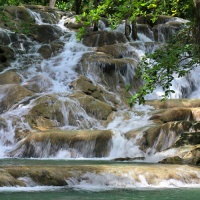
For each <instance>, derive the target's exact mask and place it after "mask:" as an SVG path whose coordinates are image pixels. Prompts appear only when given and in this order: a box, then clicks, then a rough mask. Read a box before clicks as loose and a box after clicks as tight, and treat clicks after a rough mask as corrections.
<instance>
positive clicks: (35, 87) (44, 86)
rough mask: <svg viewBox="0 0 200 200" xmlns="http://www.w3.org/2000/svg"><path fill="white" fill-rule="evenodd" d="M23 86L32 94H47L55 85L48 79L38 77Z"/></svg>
mask: <svg viewBox="0 0 200 200" xmlns="http://www.w3.org/2000/svg"><path fill="white" fill-rule="evenodd" d="M23 86H24V87H25V88H27V89H28V90H30V91H32V92H36V93H39V92H46V91H48V90H49V88H51V87H52V86H53V83H52V81H51V80H50V79H48V78H47V77H44V76H42V75H37V76H34V77H32V78H31V79H29V80H28V81H26V82H25V83H24V84H23Z"/></svg>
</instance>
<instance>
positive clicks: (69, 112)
mask: <svg viewBox="0 0 200 200" xmlns="http://www.w3.org/2000/svg"><path fill="white" fill-rule="evenodd" d="M86 96H87V95H84V94H80V95H79V94H76V95H72V96H67V95H66V96H65V98H62V95H61V96H59V95H58V96H57V95H44V96H42V97H39V98H38V99H37V100H36V101H35V102H34V106H33V107H32V108H31V109H30V110H29V112H28V114H26V115H25V116H24V117H25V119H26V121H27V122H28V123H29V125H30V126H31V127H32V128H34V129H37V130H49V129H52V128H53V127H62V126H71V127H73V128H75V127H76V128H79V129H80V128H82V129H84V128H86V129H88V128H91V127H93V126H94V125H95V124H96V123H97V120H96V119H95V117H96V116H97V118H98V119H102V118H104V117H107V115H109V113H110V112H112V108H111V106H109V105H107V104H106V103H103V102H100V101H98V100H95V99H94V98H93V97H91V101H88V100H87V98H86V100H87V101H86V102H85V101H84V100H85V97H86ZM81 98H82V99H81ZM79 101H80V102H81V103H80V102H79ZM82 101H83V102H82ZM92 101H94V102H92ZM87 103H91V107H90V105H89V104H88V105H87ZM95 105H96V106H100V107H99V108H96V107H95ZM84 106H85V107H86V109H87V110H86V112H88V113H86V112H85V110H83V107H84ZM100 109H102V110H100ZM99 110H100V111H99ZM98 111H99V112H98ZM88 115H91V116H92V117H89V116H88Z"/></svg>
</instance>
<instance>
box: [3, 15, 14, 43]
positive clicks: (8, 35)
mask: <svg viewBox="0 0 200 200" xmlns="http://www.w3.org/2000/svg"><path fill="white" fill-rule="evenodd" d="M0 19H1V18H0ZM1 27H2V26H1V23H0V45H8V44H10V43H11V39H12V38H13V36H14V35H15V34H14V33H13V32H11V31H8V30H6V29H3V28H1Z"/></svg>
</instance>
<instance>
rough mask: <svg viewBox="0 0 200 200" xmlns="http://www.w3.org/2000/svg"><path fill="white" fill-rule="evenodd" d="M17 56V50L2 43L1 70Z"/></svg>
mask: <svg viewBox="0 0 200 200" xmlns="http://www.w3.org/2000/svg"><path fill="white" fill-rule="evenodd" d="M14 58H15V52H14V50H13V49H11V48H10V47H8V46H4V45H0V71H2V70H3V69H4V68H6V67H8V66H10V62H11V61H13V59H14Z"/></svg>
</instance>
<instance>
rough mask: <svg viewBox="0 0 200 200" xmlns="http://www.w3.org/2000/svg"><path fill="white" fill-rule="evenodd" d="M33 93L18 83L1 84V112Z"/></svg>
mask: <svg viewBox="0 0 200 200" xmlns="http://www.w3.org/2000/svg"><path fill="white" fill-rule="evenodd" d="M32 95H33V93H32V92H31V91H29V90H27V89H26V88H24V87H22V86H20V85H18V84H6V85H0V113H3V112H5V111H7V110H8V109H9V108H11V107H12V106H13V105H14V104H16V103H18V102H19V101H21V100H23V99H25V98H26V97H30V96H32Z"/></svg>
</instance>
